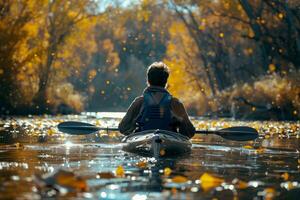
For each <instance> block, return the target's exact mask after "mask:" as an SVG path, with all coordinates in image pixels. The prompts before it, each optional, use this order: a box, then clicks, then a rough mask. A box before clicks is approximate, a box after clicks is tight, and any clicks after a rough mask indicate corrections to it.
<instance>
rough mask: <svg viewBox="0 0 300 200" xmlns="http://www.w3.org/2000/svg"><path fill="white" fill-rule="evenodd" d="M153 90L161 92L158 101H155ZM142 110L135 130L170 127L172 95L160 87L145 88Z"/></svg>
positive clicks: (167, 128) (168, 128)
mask: <svg viewBox="0 0 300 200" xmlns="http://www.w3.org/2000/svg"><path fill="white" fill-rule="evenodd" d="M154 92H162V93H163V96H162V98H161V100H160V101H159V102H156V101H155V98H154ZM143 96H144V104H143V107H142V109H143V110H142V112H140V115H139V117H138V118H137V127H138V130H137V131H144V130H151V129H162V130H170V131H171V130H172V128H171V99H172V96H171V95H170V94H169V93H168V92H167V91H166V90H162V89H158V90H157V89H147V90H146V91H145V92H144V94H143Z"/></svg>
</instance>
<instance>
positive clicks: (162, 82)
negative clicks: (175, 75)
mask: <svg viewBox="0 0 300 200" xmlns="http://www.w3.org/2000/svg"><path fill="white" fill-rule="evenodd" d="M147 78H148V83H149V84H150V85H152V86H160V87H165V86H166V84H167V81H168V78H169V68H168V66H167V65H166V64H165V63H163V62H154V63H152V64H151V65H150V66H149V67H148V70H147Z"/></svg>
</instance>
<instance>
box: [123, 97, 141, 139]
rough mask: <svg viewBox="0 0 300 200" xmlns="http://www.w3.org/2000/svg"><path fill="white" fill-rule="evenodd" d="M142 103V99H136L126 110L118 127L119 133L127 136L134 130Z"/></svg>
mask: <svg viewBox="0 0 300 200" xmlns="http://www.w3.org/2000/svg"><path fill="white" fill-rule="evenodd" d="M142 103H143V97H137V98H135V99H134V101H133V102H132V103H131V105H130V106H129V108H128V109H127V112H126V115H125V116H124V117H123V119H122V120H121V122H120V124H119V127H118V128H119V131H120V133H122V134H123V135H129V134H130V133H132V132H133V131H134V130H135V128H136V124H135V123H136V118H137V117H138V114H139V112H140V109H141V106H142Z"/></svg>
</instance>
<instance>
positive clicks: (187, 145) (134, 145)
mask: <svg viewBox="0 0 300 200" xmlns="http://www.w3.org/2000/svg"><path fill="white" fill-rule="evenodd" d="M122 142H124V143H125V144H124V146H123V150H124V151H126V152H130V153H135V154H138V155H141V156H148V157H155V158H159V157H170V156H178V155H182V154H187V153H189V152H190V151H191V148H192V143H191V142H190V140H189V138H188V137H186V136H184V135H182V134H179V133H176V132H172V131H166V130H160V129H157V130H147V131H141V132H136V133H132V134H130V135H128V136H126V137H125V138H124V139H123V140H122Z"/></svg>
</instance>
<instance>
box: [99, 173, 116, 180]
mask: <svg viewBox="0 0 300 200" xmlns="http://www.w3.org/2000/svg"><path fill="white" fill-rule="evenodd" d="M98 176H100V178H104V179H110V178H116V176H115V175H114V174H113V173H111V172H99V173H98Z"/></svg>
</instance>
